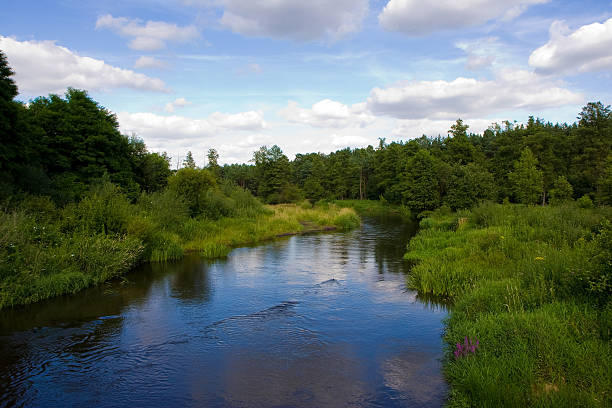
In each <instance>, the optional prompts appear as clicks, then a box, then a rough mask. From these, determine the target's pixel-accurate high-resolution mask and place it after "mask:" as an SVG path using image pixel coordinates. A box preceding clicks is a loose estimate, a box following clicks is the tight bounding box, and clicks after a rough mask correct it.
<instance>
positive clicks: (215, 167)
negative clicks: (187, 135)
mask: <svg viewBox="0 0 612 408" xmlns="http://www.w3.org/2000/svg"><path fill="white" fill-rule="evenodd" d="M206 158H207V159H208V165H207V168H208V170H210V171H211V172H212V173H213V174H214V175H215V176H216V177H219V176H220V175H221V167H219V153H218V152H217V150H216V149H208V153H207V154H206Z"/></svg>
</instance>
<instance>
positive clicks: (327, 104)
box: [279, 99, 375, 128]
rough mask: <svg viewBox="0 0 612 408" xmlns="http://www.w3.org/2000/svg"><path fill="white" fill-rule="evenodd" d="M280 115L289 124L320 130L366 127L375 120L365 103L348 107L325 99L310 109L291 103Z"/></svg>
mask: <svg viewBox="0 0 612 408" xmlns="http://www.w3.org/2000/svg"><path fill="white" fill-rule="evenodd" d="M279 114H280V115H281V116H282V117H284V118H285V119H287V120H288V121H289V122H292V123H301V124H304V125H310V126H314V127H320V128H345V127H364V126H367V125H369V124H370V123H372V122H373V121H374V119H375V118H374V117H373V116H372V115H370V114H369V113H368V112H367V110H366V104H365V103H358V104H354V105H352V106H348V105H344V104H342V103H340V102H337V101H332V100H330V99H323V100H322V101H319V102H317V103H315V104H314V105H312V107H311V108H309V109H305V108H300V106H299V104H298V103H297V102H293V101H291V102H289V104H288V105H287V107H286V108H284V109H282V110H281V111H280V112H279Z"/></svg>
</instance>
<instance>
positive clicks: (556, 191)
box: [550, 176, 574, 204]
mask: <svg viewBox="0 0 612 408" xmlns="http://www.w3.org/2000/svg"><path fill="white" fill-rule="evenodd" d="M573 195H574V189H573V188H572V185H571V184H570V183H569V181H567V179H566V178H565V176H559V177H557V178H556V180H555V182H554V184H553V188H552V189H551V190H550V203H551V204H559V203H563V202H565V201H569V200H571V199H572V196H573Z"/></svg>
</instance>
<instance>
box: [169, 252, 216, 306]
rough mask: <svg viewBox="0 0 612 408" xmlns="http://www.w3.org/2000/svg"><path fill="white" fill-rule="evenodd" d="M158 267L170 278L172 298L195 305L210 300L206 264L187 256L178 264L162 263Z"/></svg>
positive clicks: (210, 285)
mask: <svg viewBox="0 0 612 408" xmlns="http://www.w3.org/2000/svg"><path fill="white" fill-rule="evenodd" d="M158 267H159V268H160V269H162V270H163V274H165V275H169V276H170V285H171V288H172V297H175V298H177V299H179V300H181V301H189V302H197V303H205V302H208V301H209V300H210V297H211V295H212V283H211V280H210V274H209V271H208V264H207V263H206V262H205V261H203V260H202V259H201V258H200V257H197V256H188V257H186V258H184V259H183V260H181V261H180V262H169V263H162V264H159V266H158Z"/></svg>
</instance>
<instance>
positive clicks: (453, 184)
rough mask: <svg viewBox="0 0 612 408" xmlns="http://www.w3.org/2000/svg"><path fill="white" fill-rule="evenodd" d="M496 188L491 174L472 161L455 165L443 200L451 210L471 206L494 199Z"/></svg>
mask: <svg viewBox="0 0 612 408" xmlns="http://www.w3.org/2000/svg"><path fill="white" fill-rule="evenodd" d="M496 190H497V188H496V186H495V180H494V179H493V175H492V174H491V173H490V172H489V171H488V170H487V169H485V168H482V167H480V166H479V165H477V164H474V163H470V164H468V165H465V166H459V165H455V166H454V167H453V169H452V174H451V176H450V179H449V183H448V186H447V194H446V196H445V197H444V202H445V203H446V204H447V205H448V206H449V207H451V208H452V209H453V210H456V209H461V208H471V207H473V206H474V205H475V204H478V203H479V202H480V201H484V200H491V201H492V200H495V199H496V197H497V191H496Z"/></svg>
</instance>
